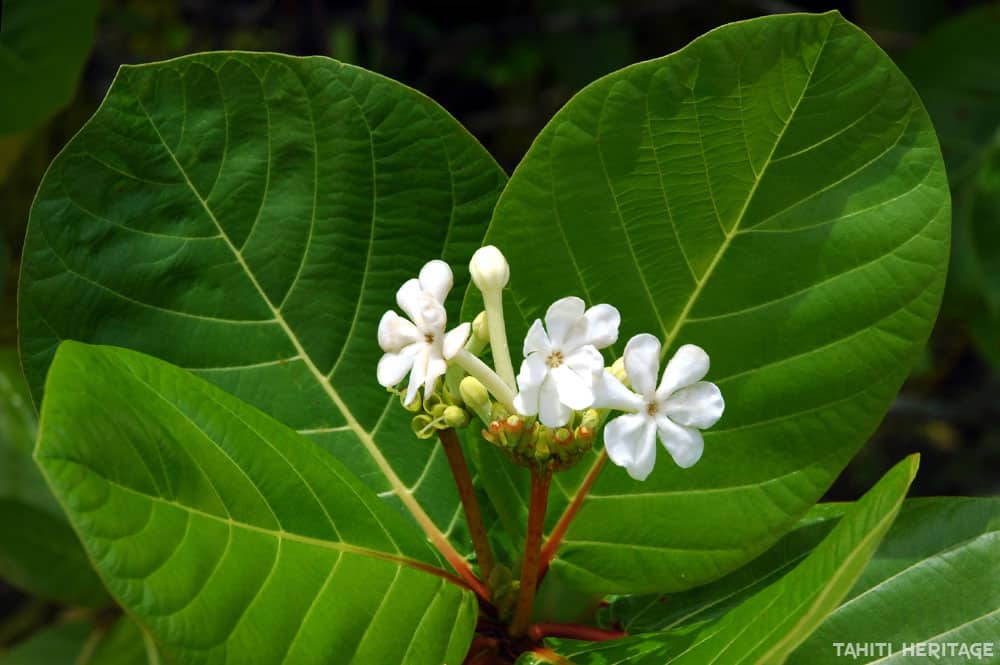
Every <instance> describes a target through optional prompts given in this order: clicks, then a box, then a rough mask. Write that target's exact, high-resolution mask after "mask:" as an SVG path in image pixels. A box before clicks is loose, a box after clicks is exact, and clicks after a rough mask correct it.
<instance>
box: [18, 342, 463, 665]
mask: <svg viewBox="0 0 1000 665" xmlns="http://www.w3.org/2000/svg"><path fill="white" fill-rule="evenodd" d="M46 389H47V391H48V395H49V396H48V398H47V399H46V400H45V402H44V405H43V407H42V414H41V422H42V426H41V432H40V434H39V442H38V447H37V450H36V452H35V457H36V459H37V460H38V462H39V465H40V466H41V467H42V470H43V471H44V473H45V475H46V477H47V478H48V480H49V482H50V483H51V485H52V487H53V489H54V490H55V492H56V495H57V496H58V497H59V500H60V501H61V502H62V504H63V505H64V506H65V507H66V509H67V512H68V513H69V516H70V520H71V521H72V522H73V525H74V527H75V528H76V529H77V530H78V532H79V533H80V536H81V538H82V540H83V541H84V543H85V544H86V546H87V549H88V551H90V553H91V555H92V556H93V557H94V563H95V564H96V566H97V569H98V571H99V572H100V574H101V576H102V578H103V579H104V582H105V583H106V584H107V586H108V588H109V589H110V590H111V592H112V594H114V596H115V598H116V599H117V600H118V601H119V602H120V603H121V604H122V605H123V606H124V607H126V608H128V609H129V611H130V612H131V613H132V614H133V615H134V616H136V617H137V618H138V619H139V620H140V621H142V622H143V623H144V624H145V625H146V626H148V627H149V629H150V630H151V631H152V633H153V634H154V635H156V636H157V638H158V640H159V642H160V643H161V644H162V646H163V648H164V650H165V651H166V652H167V653H168V655H170V656H172V657H175V658H177V659H179V660H181V661H182V662H192V661H198V662H202V663H223V662H233V661H231V660H229V659H234V660H235V661H236V662H249V661H253V662H275V663H276V662H280V661H282V660H283V659H284V658H286V657H287V658H288V659H289V660H290V662H294V663H324V662H329V659H330V657H331V655H332V654H335V653H336V654H337V655H338V656H337V657H338V659H339V662H343V663H368V662H386V663H389V662H408V663H428V664H431V663H434V664H437V663H441V662H447V661H451V662H458V661H459V660H460V659H461V657H462V655H463V652H464V649H465V648H466V646H467V644H468V641H469V635H470V634H471V632H472V628H473V624H474V622H475V612H476V602H475V598H474V596H473V595H472V594H471V593H470V592H468V591H467V590H465V589H464V588H463V587H462V586H460V585H459V584H458V583H457V581H456V579H455V578H454V577H453V576H451V575H449V574H448V573H446V572H445V571H444V570H443V569H442V565H443V564H442V561H441V560H440V559H439V557H438V555H437V553H436V552H435V551H434V550H433V549H432V548H431V547H430V546H429V545H428V544H427V543H426V541H424V540H423V539H422V538H421V536H420V533H419V532H418V531H417V530H416V529H415V528H414V527H413V526H412V525H411V524H410V523H409V522H408V521H406V520H405V519H404V518H403V517H402V516H400V515H399V514H398V513H397V512H396V511H394V510H392V509H391V508H389V507H387V506H385V505H384V504H383V503H382V502H380V501H379V500H378V498H377V497H376V496H375V494H374V493H373V492H372V491H371V490H370V489H368V488H366V487H365V486H364V485H362V484H361V483H360V482H359V481H358V480H357V479H355V478H354V477H352V476H351V475H350V474H349V472H348V471H347V470H346V469H345V467H344V466H343V465H342V464H340V463H339V462H337V461H336V460H335V459H333V458H332V457H331V456H329V455H326V454H325V453H324V452H323V451H322V450H321V449H319V448H318V447H316V446H315V445H313V444H312V443H310V442H309V441H307V440H306V439H304V438H302V437H301V436H300V435H298V434H296V433H295V432H293V431H292V430H290V429H288V428H287V427H285V426H284V425H281V424H279V423H278V422H276V421H274V420H273V419H272V418H270V417H268V416H267V415H265V414H264V413H262V412H260V411H258V410H256V409H254V408H253V407H251V406H249V405H247V404H245V403H243V402H241V401H240V400H238V399H236V398H234V397H232V396H231V395H229V394H228V393H225V392H223V391H222V390H220V389H218V388H215V387H214V386H212V385H210V384H208V383H207V382H205V381H202V380H200V379H198V378H196V377H193V376H191V375H190V374H189V373H187V372H184V371H182V370H180V369H178V368H176V367H172V366H170V365H168V364H167V363H164V362H163V361H160V360H155V359H153V358H150V357H148V356H144V355H141V354H138V353H136V352H134V351H127V350H124V349H115V348H112V347H92V346H87V345H83V344H80V343H76V342H66V343H64V344H62V345H61V346H60V349H59V352H58V353H57V354H56V358H55V361H54V362H53V364H52V367H51V368H50V370H49V374H48V379H47V381H46ZM137 406H138V407H141V408H137ZM383 635H396V636H400V637H402V636H405V638H404V639H392V640H387V639H384V638H382V637H381V636H383ZM429 636H434V637H435V638H436V639H434V640H431V639H429Z"/></svg>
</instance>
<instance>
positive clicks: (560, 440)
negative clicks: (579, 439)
mask: <svg viewBox="0 0 1000 665" xmlns="http://www.w3.org/2000/svg"><path fill="white" fill-rule="evenodd" d="M552 438H553V440H554V441H555V442H556V444H557V445H559V446H562V447H565V446H568V445H569V444H571V443H572V442H573V433H572V432H570V431H569V430H568V429H566V428H565V427H560V428H559V429H557V430H556V431H555V434H554V435H553V437H552Z"/></svg>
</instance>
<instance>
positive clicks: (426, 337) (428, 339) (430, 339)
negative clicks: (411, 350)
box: [424, 333, 434, 344]
mask: <svg viewBox="0 0 1000 665" xmlns="http://www.w3.org/2000/svg"><path fill="white" fill-rule="evenodd" d="M424 341H425V342H427V343H428V344H433V343H434V335H432V334H431V333H424Z"/></svg>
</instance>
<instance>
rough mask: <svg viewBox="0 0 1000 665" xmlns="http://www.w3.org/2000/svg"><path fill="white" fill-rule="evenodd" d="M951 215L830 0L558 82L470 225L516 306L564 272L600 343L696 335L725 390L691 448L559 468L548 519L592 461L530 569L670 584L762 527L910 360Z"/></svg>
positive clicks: (690, 581) (928, 141) (896, 99)
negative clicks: (494, 194)
mask: <svg viewBox="0 0 1000 665" xmlns="http://www.w3.org/2000/svg"><path fill="white" fill-rule="evenodd" d="M792 54H794V55H792ZM948 224H949V196H948V186H947V183H946V180H945V174H944V167H943V164H942V162H941V157H940V152H939V150H938V146H937V141H936V138H935V135H934V131H933V128H932V126H931V124H930V121H929V119H928V117H927V114H926V113H925V112H924V109H923V107H922V105H921V103H920V100H919V98H918V97H917V96H916V94H915V93H914V92H913V89H912V88H911V86H910V85H909V83H908V82H907V81H906V79H905V78H904V77H903V76H902V74H900V72H899V71H898V69H897V68H896V66H895V65H894V64H893V63H892V62H891V61H890V60H889V58H888V57H887V56H886V55H885V54H884V53H883V52H882V51H881V50H880V49H879V48H878V47H877V46H876V45H875V44H874V43H873V42H872V41H871V39H870V38H868V37H867V36H866V35H865V34H864V33H862V32H861V31H859V30H858V29H857V28H855V27H853V26H852V25H850V24H849V23H847V22H846V21H844V20H843V19H842V18H841V17H840V16H839V15H838V14H824V15H813V16H781V17H769V18H763V19H757V20H754V21H749V22H745V23H736V24H731V25H728V26H724V27H722V28H719V29H718V30H715V31H713V32H711V33H709V34H708V35H706V36H704V37H702V38H700V39H698V40H696V41H695V42H693V43H692V44H691V45H690V46H688V47H687V48H685V49H683V50H681V51H679V52H677V53H675V54H673V55H670V56H667V57H665V58H662V59H660V60H653V61H649V62H645V63H640V64H637V65H633V66H631V67H627V68H625V69H623V70H621V71H619V72H615V73H614V74H611V75H609V76H607V77H604V78H603V79H600V80H599V81H597V82H596V83H594V84H592V85H591V86H588V87H587V88H586V89H584V90H583V91H581V92H580V93H579V94H578V95H576V96H575V97H574V98H573V100H572V101H571V102H570V103H569V104H567V105H566V107H565V108H563V110H562V111H560V112H559V113H558V114H557V115H556V116H555V117H554V118H553V119H552V121H551V122H550V123H549V124H548V125H547V126H546V128H545V129H544V130H543V131H542V133H541V134H540V135H539V137H538V139H537V140H536V141H535V144H534V145H533V146H532V148H531V150H530V151H529V152H528V154H527V155H526V156H525V158H524V160H523V161H522V162H521V164H520V165H519V166H518V168H517V170H516V171H515V172H514V175H513V176H512V177H511V180H510V183H509V185H508V186H507V188H506V189H505V190H504V193H503V195H502V196H501V198H500V202H499V203H498V205H497V209H496V212H495V214H494V218H493V222H492V225H491V227H490V231H489V233H488V234H487V237H486V241H487V242H489V243H492V244H495V245H497V246H498V247H500V248H501V249H504V250H506V251H507V252H508V254H509V255H510V262H511V289H510V291H511V294H512V298H511V300H512V302H513V304H514V305H515V306H516V309H515V310H513V311H519V312H521V314H522V315H523V324H522V325H520V326H518V327H519V328H520V330H522V331H523V330H524V329H525V328H526V326H527V324H528V323H530V321H531V319H533V318H535V317H537V316H540V315H541V314H542V313H543V312H544V308H545V307H546V306H547V305H548V303H550V302H552V301H553V300H554V299H555V298H557V297H560V296H563V295H567V294H570V293H572V294H576V295H580V296H583V297H584V298H585V299H586V300H588V301H589V302H611V303H614V304H615V305H616V306H617V307H618V308H619V309H620V310H621V312H622V321H623V326H622V334H621V337H620V341H619V345H618V348H619V349H620V348H621V347H622V346H623V344H624V342H625V341H626V340H627V339H628V338H629V337H630V336H631V335H632V334H635V333H638V332H642V331H654V332H655V333H657V334H658V335H661V336H662V337H663V338H664V339H665V340H666V341H665V344H664V347H663V348H664V350H665V352H666V353H667V354H668V355H670V354H672V353H673V351H674V350H675V349H676V348H677V347H678V346H679V345H681V344H683V343H688V342H691V343H696V344H698V345H699V346H702V347H704V348H705V349H706V350H707V351H708V353H709V354H710V356H711V358H712V369H711V372H710V373H709V376H708V379H709V380H711V381H713V382H714V383H717V384H718V385H719V387H720V388H721V389H722V392H723V394H724V395H725V397H726V403H727V408H726V413H725V415H724V416H723V419H722V420H721V421H720V422H719V424H718V425H717V426H716V427H714V428H713V429H711V430H709V431H707V432H706V433H705V446H706V453H705V457H704V459H702V460H701V462H699V464H698V465H697V466H696V467H694V468H692V469H689V470H680V469H676V468H671V467H670V466H669V465H661V466H660V467H658V468H657V470H656V471H655V472H654V473H653V475H652V477H651V478H650V479H649V480H647V481H646V482H644V483H642V484H638V483H635V482H634V481H632V480H631V479H630V478H629V477H628V476H627V475H626V474H625V472H624V471H622V470H621V469H618V468H616V467H612V466H610V465H607V466H605V468H604V469H603V470H601V469H600V466H599V464H600V463H601V461H602V460H603V456H602V455H600V454H598V455H597V456H596V457H595V458H594V459H593V460H592V461H591V464H590V465H589V469H588V468H587V466H583V467H582V468H581V469H579V471H578V472H571V473H567V474H564V475H561V476H559V477H558V478H557V479H556V483H555V484H554V487H555V491H554V492H553V497H552V507H553V510H552V512H551V513H550V526H551V522H554V521H555V520H556V519H558V518H559V516H560V513H563V512H564V511H565V509H566V507H567V505H569V504H570V503H571V502H573V501H574V500H578V499H580V498H582V497H581V496H580V495H579V488H580V486H581V482H582V480H583V478H584V474H586V473H599V474H600V475H599V476H598V478H597V481H596V483H595V484H594V486H593V489H592V490H591V491H590V492H589V494H587V495H586V497H585V498H583V500H582V507H581V508H580V511H579V514H578V515H577V516H576V518H575V520H574V521H573V522H572V524H571V525H570V527H569V530H568V532H567V533H566V537H565V539H564V540H563V546H562V548H561V549H560V552H559V558H558V559H557V560H556V561H555V563H554V564H553V566H552V569H551V574H550V580H548V581H547V583H560V584H564V585H567V586H572V587H575V588H586V589H587V590H590V591H594V592H598V593H607V592H616V593H641V592H651V591H680V590H683V589H687V588H690V587H692V586H696V585H700V584H703V583H704V582H706V581H709V580H711V579H714V578H717V577H719V576H720V575H722V574H724V573H726V572H728V571H730V570H732V569H734V568H735V567H737V566H739V565H740V564H742V563H744V562H746V561H748V560H749V559H751V558H752V557H754V556H756V555H757V554H759V553H761V552H762V551H764V549H766V548H767V547H768V546H770V545H771V544H772V543H773V542H774V541H775V540H776V539H777V538H778V537H779V536H780V535H781V534H782V533H783V532H784V531H785V530H787V529H788V528H790V527H791V526H792V525H793V524H794V523H795V522H796V521H797V520H798V519H799V518H800V517H801V516H802V515H803V514H804V513H805V512H806V510H808V508H809V507H810V506H811V505H812V504H813V503H815V502H816V501H817V500H818V499H819V497H820V496H821V495H822V493H823V492H824V491H825V489H826V488H827V487H828V486H829V484H830V483H831V482H832V481H833V479H834V478H835V477H836V476H837V474H838V473H839V472H840V470H841V469H842V468H843V467H844V465H845V464H846V463H847V461H848V460H849V459H850V458H851V456H852V455H853V454H854V453H855V452H856V451H857V449H858V448H859V447H860V446H861V444H862V443H863V442H864V441H865V439H867V437H868V436H869V435H870V434H871V432H872V431H873V430H874V429H875V427H876V425H877V424H878V422H879V421H880V420H881V418H882V415H883V414H884V413H885V410H886V408H887V407H888V405H889V403H890V402H891V400H892V398H893V397H894V396H895V394H896V391H897V390H898V388H899V385H900V383H901V382H902V381H903V379H904V378H905V377H906V375H907V373H908V370H909V367H910V365H911V364H912V362H913V360H914V358H915V357H916V355H917V354H918V353H919V351H920V348H921V347H922V345H923V343H924V341H925V340H926V338H927V335H928V333H929V331H930V327H931V325H932V323H933V321H934V318H935V316H936V313H937V307H938V303H939V299H940V296H941V290H942V287H943V278H944V270H943V269H944V266H945V265H946V262H947V257H948ZM473 309H474V307H467V308H466V312H467V313H471V312H472V311H473ZM517 337H518V336H517V335H516V334H515V335H514V338H515V339H516V338H517ZM485 459H487V460H488V465H489V467H490V468H492V467H495V466H497V465H498V463H497V462H496V461H495V460H492V459H490V458H489V457H488V456H487V457H485ZM481 472H482V475H483V482H484V484H485V486H486V488H487V490H488V491H490V492H491V493H493V495H494V502H495V503H496V504H497V505H498V509H500V510H503V509H507V510H508V511H517V510H518V508H519V506H523V505H524V499H523V497H524V496H526V491H525V490H526V482H525V479H524V478H523V477H513V478H511V479H505V478H504V477H503V476H502V475H501V474H496V473H491V474H487V473H485V470H484V469H481ZM505 472H506V473H507V474H511V475H513V474H515V472H516V470H514V469H505ZM522 476H523V474H522ZM514 490H517V491H516V492H515V491H514ZM519 497H520V500H518V498H519ZM523 514H524V511H523V510H520V513H519V514H518V513H516V512H514V513H512V514H511V515H509V516H508V520H507V521H508V522H515V520H517V519H519V518H520V516H523ZM708 525H711V526H710V527H709V526H708ZM664 534H670V535H669V539H665V538H664ZM623 546H625V547H623Z"/></svg>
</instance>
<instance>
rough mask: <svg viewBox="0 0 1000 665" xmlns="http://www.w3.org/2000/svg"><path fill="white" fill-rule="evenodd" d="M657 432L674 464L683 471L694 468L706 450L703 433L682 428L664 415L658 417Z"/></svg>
mask: <svg viewBox="0 0 1000 665" xmlns="http://www.w3.org/2000/svg"><path fill="white" fill-rule="evenodd" d="M656 430H657V432H659V434H660V441H661V442H662V443H663V447H664V448H666V449H667V452H668V453H670V456H671V457H673V458H674V462H676V463H677V466H679V467H681V468H682V469H687V468H688V467H691V466H694V465H695V463H696V462H697V461H698V460H700V459H701V454H702V452H704V450H705V440H704V439H703V438H702V437H701V432H699V431H698V430H696V429H694V428H692V427H682V426H680V425H678V424H676V423H674V422H673V421H672V420H670V418H667V417H666V416H664V415H662V414H661V415H658V416H657V417H656Z"/></svg>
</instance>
